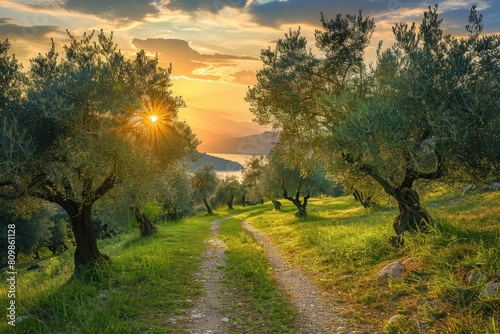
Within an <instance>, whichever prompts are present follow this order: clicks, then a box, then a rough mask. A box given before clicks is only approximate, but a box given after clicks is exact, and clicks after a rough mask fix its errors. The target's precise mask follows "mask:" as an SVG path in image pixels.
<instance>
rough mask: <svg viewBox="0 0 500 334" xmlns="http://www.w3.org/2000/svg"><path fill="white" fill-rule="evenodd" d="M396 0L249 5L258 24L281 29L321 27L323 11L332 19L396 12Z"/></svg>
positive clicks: (302, 0)
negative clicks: (300, 26) (361, 11)
mask: <svg viewBox="0 0 500 334" xmlns="http://www.w3.org/2000/svg"><path fill="white" fill-rule="evenodd" d="M395 2H396V3H398V4H399V1H395V0H350V1H342V2H340V1H338V2H337V1H336V2H333V1H331V0H288V1H276V0H275V1H270V2H267V3H256V4H253V5H251V6H250V8H249V11H250V13H251V14H252V15H253V19H254V21H255V22H257V23H259V24H261V25H263V26H270V27H276V28H279V27H280V26H282V25H290V24H301V23H302V24H310V25H313V26H318V25H319V24H320V22H319V19H320V13H321V12H324V13H325V17H326V18H333V17H334V16H335V15H337V14H343V15H345V14H357V12H358V11H359V10H363V13H364V14H365V15H369V13H370V12H387V11H390V10H394V9H396V6H394V5H392V3H395ZM416 2H417V1H415V0H413V1H412V0H408V1H405V2H404V3H405V4H406V5H407V4H411V3H416Z"/></svg>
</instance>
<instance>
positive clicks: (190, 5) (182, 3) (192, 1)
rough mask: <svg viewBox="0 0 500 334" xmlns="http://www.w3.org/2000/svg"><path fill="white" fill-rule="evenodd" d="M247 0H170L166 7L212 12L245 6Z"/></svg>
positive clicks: (186, 10)
mask: <svg viewBox="0 0 500 334" xmlns="http://www.w3.org/2000/svg"><path fill="white" fill-rule="evenodd" d="M246 2H247V1H246V0H170V1H169V2H168V3H167V4H166V5H165V8H168V9H170V10H180V11H183V12H195V11H198V10H205V11H209V12H212V13H217V12H219V11H220V10H221V9H223V8H226V7H230V8H239V9H241V8H244V7H245V6H246Z"/></svg>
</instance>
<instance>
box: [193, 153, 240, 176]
mask: <svg viewBox="0 0 500 334" xmlns="http://www.w3.org/2000/svg"><path fill="white" fill-rule="evenodd" d="M203 164H211V165H213V166H214V170H215V171H218V172H236V171H240V170H242V169H243V166H242V165H241V164H240V163H238V162H236V161H231V160H227V159H222V158H219V157H214V156H212V155H209V154H206V153H201V158H200V159H198V161H196V162H194V163H192V164H191V165H190V166H189V169H191V170H194V169H197V168H198V167H200V166H201V165H203Z"/></svg>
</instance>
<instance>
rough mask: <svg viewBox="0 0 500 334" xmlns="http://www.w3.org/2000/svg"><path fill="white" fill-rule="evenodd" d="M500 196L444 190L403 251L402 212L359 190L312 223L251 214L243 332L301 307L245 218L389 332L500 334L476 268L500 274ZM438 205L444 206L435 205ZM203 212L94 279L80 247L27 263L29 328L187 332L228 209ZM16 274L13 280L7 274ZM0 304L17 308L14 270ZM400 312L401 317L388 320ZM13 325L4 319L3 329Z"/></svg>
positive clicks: (231, 241)
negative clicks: (188, 313) (77, 272)
mask: <svg viewBox="0 0 500 334" xmlns="http://www.w3.org/2000/svg"><path fill="white" fill-rule="evenodd" d="M498 194H499V193H498V192H496V193H494V192H490V193H483V194H479V193H476V194H472V195H466V196H459V195H457V194H449V193H447V194H440V193H435V194H431V196H428V197H429V198H430V199H428V200H427V203H426V204H427V205H428V208H429V211H430V212H431V215H432V216H433V217H434V218H435V221H436V225H437V227H436V228H435V229H434V230H433V231H432V232H431V233H428V234H426V235H421V236H418V237H410V238H408V239H407V240H406V245H405V247H404V248H402V249H394V248H392V247H391V246H390V245H389V244H388V243H387V240H388V237H389V236H390V235H392V233H393V232H392V229H391V222H392V220H393V219H394V217H395V215H396V210H395V209H394V208H390V207H384V206H380V207H377V208H373V209H370V210H364V209H363V208H361V206H360V205H359V204H357V203H356V202H355V201H354V200H353V199H351V197H340V198H334V199H324V200H317V199H316V200H312V201H311V204H310V215H309V216H308V217H307V218H305V219H302V220H299V219H297V218H295V217H294V216H293V212H294V211H295V210H294V209H293V208H292V206H291V205H289V204H287V205H285V207H284V211H283V212H275V211H272V210H271V205H264V206H258V207H254V208H247V209H239V210H237V211H236V212H234V213H237V214H239V216H236V217H235V218H234V219H230V220H227V221H225V222H224V223H222V224H221V227H220V238H221V239H223V240H224V242H225V243H226V245H227V247H228V251H227V268H226V271H225V275H226V277H225V278H226V279H225V281H224V284H226V286H227V288H228V289H232V290H234V291H237V292H238V293H239V296H240V298H239V300H238V303H237V304H236V305H230V306H229V307H230V308H232V311H231V313H232V314H235V325H234V328H233V329H234V332H235V333H242V332H262V333H276V332H280V331H281V332H282V333H293V332H294V329H293V328H291V327H289V324H290V323H291V321H292V319H293V318H294V316H295V315H294V312H293V311H292V310H291V308H290V306H289V304H288V303H287V300H286V298H285V297H284V296H283V295H282V293H281V292H280V291H279V290H278V289H276V287H275V285H274V281H273V277H272V273H271V271H270V266H269V263H268V262H267V260H266V259H265V257H264V255H263V250H262V247H261V246H260V245H258V244H257V243H255V241H254V240H253V239H252V238H251V236H249V235H248V233H247V232H245V231H243V230H242V229H241V225H240V222H241V219H243V218H248V219H249V220H250V221H251V222H252V224H254V225H255V226H257V227H258V228H260V229H261V230H263V231H264V232H266V233H268V234H269V235H270V236H271V237H272V239H273V240H274V241H275V243H276V244H277V246H278V247H279V248H280V249H281V250H282V251H283V252H284V253H285V254H286V256H287V257H289V258H290V259H291V260H292V261H294V262H295V263H296V264H297V265H298V266H300V267H302V268H304V269H305V270H306V271H307V272H308V273H309V274H310V275H311V277H313V278H314V279H315V280H316V281H317V282H318V283H319V284H320V285H321V286H322V287H323V288H324V289H325V290H327V291H330V292H331V293H332V294H334V295H335V296H338V300H339V301H345V302H346V304H345V305H347V306H348V307H346V308H345V309H344V311H343V312H344V316H345V317H346V318H349V319H352V321H361V322H364V323H368V324H371V325H373V326H374V327H375V328H377V331H379V332H385V333H416V332H417V331H418V326H420V327H421V328H423V327H422V326H424V327H425V326H427V327H426V328H427V329H426V331H425V332H426V333H498V330H499V328H498V325H497V324H496V322H498V321H499V319H500V301H499V298H484V297H481V296H480V294H479V291H480V290H481V289H482V288H483V287H484V285H485V281H479V282H477V283H473V284H470V283H468V282H467V279H466V276H467V273H468V272H469V271H470V270H471V269H476V270H478V271H480V272H481V273H483V274H484V275H486V277H487V279H488V281H494V280H496V281H499V280H500V277H499V276H498V275H499V273H498V269H500V250H499V247H498V244H499V240H500V238H499V237H500V231H499V224H498V223H499V218H498V217H499V216H500V205H499V204H500V198H499V196H498ZM430 203H433V204H436V203H437V206H434V205H429V204H430ZM227 214H228V212H227V211H220V212H219V213H218V214H216V215H214V216H208V217H207V216H203V215H199V216H196V217H193V218H190V219H187V220H183V221H181V222H178V223H167V224H161V225H159V226H158V230H159V232H158V233H157V234H156V235H155V236H153V237H151V238H141V237H139V236H138V235H137V234H132V235H123V236H120V237H118V238H115V239H112V240H106V241H104V242H103V243H102V244H101V248H102V249H103V251H104V252H106V253H108V254H109V255H111V257H112V259H113V261H112V264H111V266H109V267H107V268H102V272H101V275H100V277H99V280H98V281H97V282H96V283H93V284H90V285H89V284H81V283H78V282H68V279H69V277H70V275H71V271H72V258H71V254H70V252H66V253H64V254H62V255H58V256H54V257H50V258H47V259H44V260H43V261H42V262H41V264H42V265H44V267H45V269H44V270H43V271H41V272H33V271H30V272H27V271H25V270H22V268H24V267H26V266H27V265H24V266H22V265H20V266H19V269H20V270H18V278H17V284H18V285H17V291H18V300H17V302H18V309H17V315H18V316H22V315H25V314H30V317H29V318H26V319H23V320H22V321H21V322H20V323H18V325H17V326H16V328H15V331H14V332H17V333H179V327H178V326H179V324H178V325H177V327H176V326H172V324H171V322H172V320H171V319H172V318H177V317H178V316H180V315H184V314H185V310H186V309H188V308H189V307H190V306H191V304H192V302H191V300H192V299H193V298H196V297H197V296H199V295H200V293H202V292H201V285H200V284H199V283H198V282H195V281H194V280H193V275H194V273H195V272H196V271H197V269H198V264H199V261H200V254H201V253H202V252H203V251H204V250H205V249H206V244H205V243H204V241H205V240H206V239H207V238H208V237H209V233H210V232H209V222H210V221H211V220H213V219H217V218H219V217H221V216H224V215H227ZM409 257H414V258H416V259H417V260H418V262H417V263H415V265H414V266H413V267H412V268H411V269H412V270H411V271H410V272H407V273H405V276H404V278H403V279H402V280H399V281H392V282H378V281H377V280H376V279H375V275H376V273H377V272H378V270H380V269H381V268H382V267H383V266H384V265H385V264H387V263H390V262H392V261H396V260H403V259H406V258H409ZM3 276H4V275H3ZM1 280H2V281H1V283H0V305H7V302H8V299H7V297H6V284H5V279H4V277H1ZM394 314H402V315H404V316H405V317H402V318H400V320H399V321H398V322H396V323H392V324H387V320H388V319H389V318H390V317H391V316H392V315H394ZM9 329H11V328H9V327H7V326H6V321H2V322H0V332H2V333H3V332H8V331H7V330H9Z"/></svg>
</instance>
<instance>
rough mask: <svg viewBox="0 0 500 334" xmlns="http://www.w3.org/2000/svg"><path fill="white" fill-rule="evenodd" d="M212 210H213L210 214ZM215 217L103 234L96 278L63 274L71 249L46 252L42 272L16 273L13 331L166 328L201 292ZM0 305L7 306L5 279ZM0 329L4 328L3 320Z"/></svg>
mask: <svg viewBox="0 0 500 334" xmlns="http://www.w3.org/2000/svg"><path fill="white" fill-rule="evenodd" d="M215 217H216V216H215ZM212 219H214V216H212V217H197V218H195V219H193V220H192V221H190V222H186V221H181V222H178V223H169V224H161V225H159V226H158V233H157V234H155V235H154V236H152V237H148V238H141V237H140V236H138V234H133V235H124V236H121V237H120V239H114V240H106V241H104V242H103V244H102V245H101V249H102V250H103V251H104V252H105V253H107V254H109V255H110V256H111V257H112V264H111V265H110V266H109V267H107V268H102V271H101V273H100V277H99V280H98V281H97V282H96V283H93V284H82V283H79V282H75V281H68V280H69V278H70V276H71V271H72V259H71V254H70V252H66V253H64V254H62V255H60V256H54V257H51V258H48V259H45V260H44V261H42V262H41V264H42V265H43V266H44V267H45V269H44V270H43V271H41V272H34V271H30V272H27V271H25V270H22V267H23V266H20V268H19V270H18V273H19V274H18V278H17V284H18V285H17V291H18V296H17V302H18V305H19V306H18V310H17V312H18V314H17V315H18V316H22V315H24V314H30V317H29V318H28V319H25V320H23V321H21V322H19V323H18V325H17V326H16V328H15V330H16V332H17V333H168V332H169V331H168V330H164V329H162V328H165V327H167V326H166V324H167V323H168V322H169V318H170V317H171V316H172V315H176V314H177V313H178V312H179V310H182V309H183V308H186V307H189V306H190V300H189V298H191V299H192V298H193V297H195V296H196V295H198V294H199V293H200V287H201V286H200V285H199V283H194V281H193V279H192V275H193V273H194V272H195V271H196V269H197V267H198V261H199V258H200V254H201V253H202V252H203V251H204V249H205V247H206V246H205V244H204V243H203V241H204V240H205V239H206V238H207V236H208V235H209V224H208V222H209V221H211V220H212ZM0 293H1V299H0V304H1V305H6V303H7V299H6V294H5V286H4V285H2V291H0ZM0 326H4V327H0V332H4V331H6V330H7V328H8V327H7V326H5V322H4V321H2V322H1V323H0Z"/></svg>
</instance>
